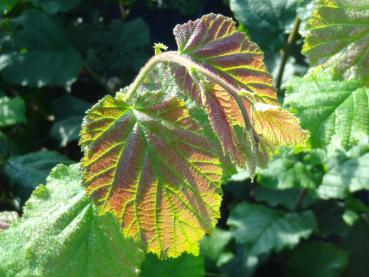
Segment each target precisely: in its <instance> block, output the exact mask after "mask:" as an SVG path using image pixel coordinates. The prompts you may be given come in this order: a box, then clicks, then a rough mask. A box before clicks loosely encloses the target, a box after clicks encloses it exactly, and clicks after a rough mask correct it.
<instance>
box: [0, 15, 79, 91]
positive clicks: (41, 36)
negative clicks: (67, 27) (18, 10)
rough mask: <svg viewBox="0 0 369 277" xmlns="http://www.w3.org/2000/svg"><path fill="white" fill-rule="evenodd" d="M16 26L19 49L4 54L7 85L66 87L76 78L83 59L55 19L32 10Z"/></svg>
mask: <svg viewBox="0 0 369 277" xmlns="http://www.w3.org/2000/svg"><path fill="white" fill-rule="evenodd" d="M13 24H14V27H16V28H19V31H17V32H15V33H14V34H13V37H12V40H14V44H15V46H14V47H13V49H11V50H9V51H8V52H7V53H5V52H4V53H2V54H1V55H0V73H1V74H2V76H3V77H4V79H5V80H6V81H7V82H10V83H13V84H20V85H30V86H39V87H40V86H44V85H60V86H64V85H66V84H68V83H71V82H72V81H74V80H75V79H76V77H77V76H78V73H79V70H80V68H81V65H82V62H81V57H80V55H79V53H78V52H77V51H76V50H75V49H74V48H73V47H72V45H71V44H70V42H69V41H67V40H66V37H65V35H64V32H63V29H62V28H61V26H60V24H59V23H58V22H57V21H56V20H55V19H53V18H52V17H50V16H47V15H46V14H43V13H41V12H39V11H36V10H28V11H26V12H24V13H23V14H22V15H21V16H20V17H18V18H17V19H15V20H13ZM45 69H46V70H45Z"/></svg>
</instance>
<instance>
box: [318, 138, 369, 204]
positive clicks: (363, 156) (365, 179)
mask: <svg viewBox="0 0 369 277" xmlns="http://www.w3.org/2000/svg"><path fill="white" fill-rule="evenodd" d="M364 189H365V190H369V147H368V146H367V145H364V146H358V147H356V148H353V149H352V150H351V151H350V152H348V153H346V152H343V151H336V153H335V154H334V155H332V156H331V157H330V158H329V160H328V171H327V172H326V174H325V175H324V177H323V180H322V184H321V185H320V186H319V188H318V190H317V193H318V195H319V196H320V197H321V198H323V199H329V198H344V197H346V196H347V195H349V194H350V193H353V192H355V191H359V190H364Z"/></svg>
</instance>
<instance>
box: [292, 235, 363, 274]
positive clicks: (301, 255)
mask: <svg viewBox="0 0 369 277" xmlns="http://www.w3.org/2000/svg"><path fill="white" fill-rule="evenodd" d="M347 263H348V255H347V252H346V251H344V250H342V249H340V248H338V247H336V246H335V245H333V244H330V243H324V242H308V243H305V244H303V245H302V246H300V247H298V248H296V249H295V250H294V251H293V253H292V255H291V257H290V258H289V259H288V261H287V265H286V269H285V270H286V276H293V277H299V276H304V277H321V276H324V277H336V276H337V277H339V276H342V272H343V270H344V269H345V267H346V265H347ZM353 276H357V275H353Z"/></svg>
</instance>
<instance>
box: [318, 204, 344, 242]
mask: <svg viewBox="0 0 369 277" xmlns="http://www.w3.org/2000/svg"><path fill="white" fill-rule="evenodd" d="M313 211H314V214H315V217H316V221H317V223H318V229H319V234H320V235H321V236H322V237H329V236H332V235H336V236H344V235H345V234H346V233H347V231H348V226H347V225H346V224H345V222H344V221H343V214H344V212H345V208H344V206H343V205H342V203H339V202H336V201H333V200H331V201H319V202H318V203H317V204H316V205H314V208H313Z"/></svg>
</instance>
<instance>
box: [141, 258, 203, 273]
mask: <svg viewBox="0 0 369 277" xmlns="http://www.w3.org/2000/svg"><path fill="white" fill-rule="evenodd" d="M173 274H175V276H176V277H187V276H191V277H202V276H204V274H205V272H204V260H203V258H202V257H201V256H197V257H195V256H192V255H188V254H183V255H181V256H180V257H178V258H175V259H167V260H159V259H158V258H157V257H156V256H154V255H151V254H148V255H146V258H145V261H144V263H143V265H142V273H141V275H140V276H142V277H172V276H173Z"/></svg>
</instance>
